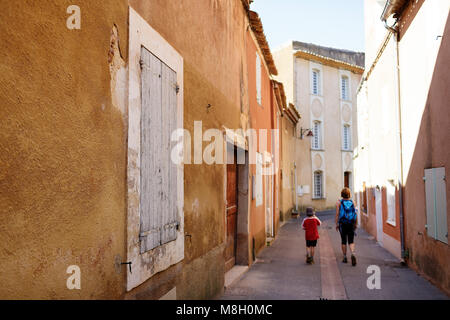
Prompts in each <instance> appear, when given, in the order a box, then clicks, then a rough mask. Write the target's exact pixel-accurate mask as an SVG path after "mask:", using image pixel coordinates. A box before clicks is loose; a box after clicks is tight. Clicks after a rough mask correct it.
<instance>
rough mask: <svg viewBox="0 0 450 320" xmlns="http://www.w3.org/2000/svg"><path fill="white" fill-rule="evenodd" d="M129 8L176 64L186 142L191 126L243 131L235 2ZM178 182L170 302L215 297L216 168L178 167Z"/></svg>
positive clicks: (156, 1)
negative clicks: (178, 252) (179, 216)
mask: <svg viewBox="0 0 450 320" xmlns="http://www.w3.org/2000/svg"><path fill="white" fill-rule="evenodd" d="M130 5H131V6H132V7H133V9H135V10H136V11H137V12H138V13H139V14H140V15H141V16H142V17H143V18H144V19H145V20H146V21H147V22H148V23H149V24H150V25H151V26H152V27H153V28H154V29H155V30H157V31H158V32H159V33H160V34H161V35H162V36H163V37H164V38H165V39H166V40H167V41H168V42H169V43H170V44H171V45H172V46H173V47H174V48H175V49H176V50H177V51H178V52H179V53H180V54H181V55H182V57H183V59H184V127H185V129H187V130H189V131H190V133H191V136H192V137H193V136H194V135H193V128H194V121H202V122H203V130H204V131H205V130H206V129H209V128H216V129H223V126H226V127H227V128H231V129H237V128H240V127H243V126H244V125H246V123H245V121H246V117H247V116H246V113H248V98H247V93H246V81H247V79H246V73H245V70H246V69H247V66H246V64H245V63H246V59H245V57H246V51H245V43H244V39H245V27H246V24H245V11H244V8H243V6H242V3H241V1H237V0H235V1H227V2H222V1H215V0H208V1H195V2H189V3H187V2H185V1H163V0H153V1H140V0H130ZM187 30H188V31H189V32H187ZM218 57H221V58H220V59H219V58H218ZM208 104H210V105H211V108H209V110H207V109H208V108H207V106H208ZM192 145H193V144H192ZM206 145H207V143H203V146H204V147H205V146H206ZM192 154H193V149H192ZM184 179H185V197H184V204H185V208H184V215H185V216H184V217H185V226H184V228H185V234H186V237H185V259H184V261H183V262H182V264H183V268H182V270H180V271H179V275H178V277H179V279H180V281H179V282H177V297H179V298H180V297H181V298H205V297H211V296H212V295H214V294H218V293H220V292H221V290H222V289H223V281H224V274H223V268H224V259H223V246H222V245H223V243H224V241H225V203H224V201H225V200H224V167H223V165H206V164H202V165H194V164H191V165H185V167H184ZM152 281H153V278H151V279H150V280H149V283H150V285H151V283H152ZM146 285H149V284H146ZM136 290H140V288H137V289H136ZM131 294H135V292H131Z"/></svg>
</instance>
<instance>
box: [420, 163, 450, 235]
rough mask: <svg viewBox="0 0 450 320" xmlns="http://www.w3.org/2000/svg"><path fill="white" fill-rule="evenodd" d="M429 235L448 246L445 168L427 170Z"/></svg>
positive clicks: (426, 190) (426, 191)
mask: <svg viewBox="0 0 450 320" xmlns="http://www.w3.org/2000/svg"><path fill="white" fill-rule="evenodd" d="M425 199H426V208H427V226H426V227H427V234H428V236H429V237H432V238H434V239H436V240H439V241H442V242H444V243H447V244H448V229H447V194H446V185H445V168H432V169H425Z"/></svg>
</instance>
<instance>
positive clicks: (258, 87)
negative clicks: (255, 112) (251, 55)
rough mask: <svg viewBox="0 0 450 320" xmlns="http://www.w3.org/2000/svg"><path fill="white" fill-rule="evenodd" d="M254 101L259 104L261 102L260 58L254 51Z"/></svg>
mask: <svg viewBox="0 0 450 320" xmlns="http://www.w3.org/2000/svg"><path fill="white" fill-rule="evenodd" d="M256 101H257V102H258V104H259V105H261V104H262V98H261V58H260V57H259V54H258V53H256Z"/></svg>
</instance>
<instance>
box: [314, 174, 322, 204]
mask: <svg viewBox="0 0 450 320" xmlns="http://www.w3.org/2000/svg"><path fill="white" fill-rule="evenodd" d="M322 198H323V173H322V171H316V172H314V199H322Z"/></svg>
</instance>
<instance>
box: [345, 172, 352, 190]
mask: <svg viewBox="0 0 450 320" xmlns="http://www.w3.org/2000/svg"><path fill="white" fill-rule="evenodd" d="M350 175H351V172H348V171H346V172H344V187H345V188H350Z"/></svg>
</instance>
